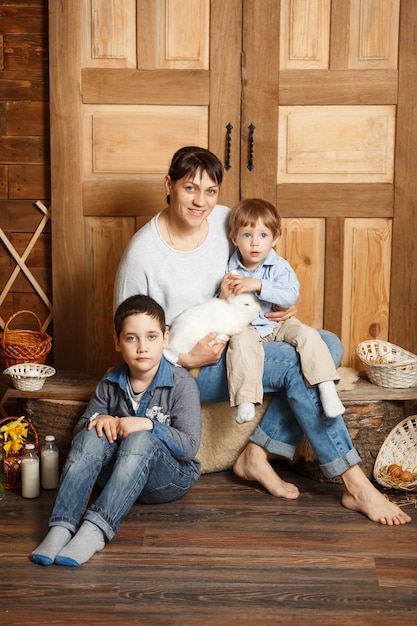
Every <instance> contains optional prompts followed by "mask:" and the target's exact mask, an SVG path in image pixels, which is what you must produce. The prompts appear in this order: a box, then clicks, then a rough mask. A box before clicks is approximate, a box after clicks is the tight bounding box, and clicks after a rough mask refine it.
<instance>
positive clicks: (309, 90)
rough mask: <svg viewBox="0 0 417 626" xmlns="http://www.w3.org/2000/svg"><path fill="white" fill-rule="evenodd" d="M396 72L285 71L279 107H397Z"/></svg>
mask: <svg viewBox="0 0 417 626" xmlns="http://www.w3.org/2000/svg"><path fill="white" fill-rule="evenodd" d="M397 77H398V73H397V70H380V69H379V70H341V71H338V70H334V71H328V70H314V71H311V70H284V71H282V72H281V73H280V80H279V82H280V105H281V106H282V105H297V106H303V105H307V104H309V105H314V104H339V105H348V104H355V105H357V104H396V102H397Z"/></svg>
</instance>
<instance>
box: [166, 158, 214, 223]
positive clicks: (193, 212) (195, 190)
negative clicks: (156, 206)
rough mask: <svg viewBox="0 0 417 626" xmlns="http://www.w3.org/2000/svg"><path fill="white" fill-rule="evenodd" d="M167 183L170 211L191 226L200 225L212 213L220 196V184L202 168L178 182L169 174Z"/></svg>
mask: <svg viewBox="0 0 417 626" xmlns="http://www.w3.org/2000/svg"><path fill="white" fill-rule="evenodd" d="M165 184H166V190H167V194H169V195H170V213H171V214H172V213H175V215H176V217H177V218H179V220H180V221H182V222H184V223H185V224H188V225H189V226H190V227H196V226H199V225H200V224H201V223H202V222H203V221H204V220H205V219H206V218H207V216H208V215H210V213H211V212H212V210H213V208H214V206H215V205H216V203H217V200H218V197H219V191H220V187H219V185H218V184H217V183H216V182H215V181H214V180H212V179H211V178H209V176H208V174H207V172H205V171H201V170H198V171H197V172H196V173H195V174H188V175H187V176H184V177H183V178H180V179H179V180H177V181H176V182H172V180H171V179H170V177H169V176H167V177H166V182H165Z"/></svg>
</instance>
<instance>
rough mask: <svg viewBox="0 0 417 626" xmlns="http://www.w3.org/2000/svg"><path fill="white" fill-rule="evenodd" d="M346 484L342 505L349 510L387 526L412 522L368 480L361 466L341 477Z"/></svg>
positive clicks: (349, 470)
mask: <svg viewBox="0 0 417 626" xmlns="http://www.w3.org/2000/svg"><path fill="white" fill-rule="evenodd" d="M341 479H342V480H343V483H344V487H345V489H344V493H343V496H342V504H343V506H344V507H346V508H347V509H351V510H352V511H359V512H360V513H363V514H364V515H366V516H367V517H368V518H369V519H370V520H371V522H378V523H379V524H384V525H385V526H400V525H401V524H407V523H408V522H411V517H410V516H409V515H407V513H405V512H404V511H403V510H402V509H400V507H399V506H397V505H396V504H394V503H393V502H390V501H389V500H387V498H386V497H385V496H384V495H383V494H382V493H381V492H380V491H378V489H376V487H374V486H373V485H372V483H371V482H370V481H369V480H368V479H367V478H366V476H365V474H364V473H363V472H362V470H361V468H360V467H359V465H354V466H353V467H351V468H350V469H348V470H347V471H346V472H344V474H342V475H341Z"/></svg>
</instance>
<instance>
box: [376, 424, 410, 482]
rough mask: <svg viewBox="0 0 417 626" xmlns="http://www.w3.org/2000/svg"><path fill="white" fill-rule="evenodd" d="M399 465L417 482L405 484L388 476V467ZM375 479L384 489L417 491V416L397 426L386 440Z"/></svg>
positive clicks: (377, 463) (377, 464) (379, 454)
mask: <svg viewBox="0 0 417 626" xmlns="http://www.w3.org/2000/svg"><path fill="white" fill-rule="evenodd" d="M394 463H395V464H397V465H399V466H400V467H401V468H402V469H403V470H408V471H409V472H412V473H413V474H414V475H415V476H416V480H414V481H412V482H408V483H403V482H401V480H399V479H394V478H393V477H392V476H389V475H388V472H387V470H388V467H389V466H390V465H392V464H394ZM373 474H374V478H375V480H376V481H377V482H378V483H379V484H380V485H382V486H383V487H388V488H391V489H401V490H403V491H417V415H411V416H410V417H407V418H406V419H404V420H402V421H401V422H399V424H397V425H396V426H395V427H394V428H393V429H392V431H391V432H390V433H389V435H388V437H387V438H386V439H385V441H384V443H383V444H382V446H381V449H380V450H379V452H378V456H377V457H376V461H375V465H374V472H373Z"/></svg>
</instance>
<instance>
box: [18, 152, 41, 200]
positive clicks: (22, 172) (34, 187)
mask: <svg viewBox="0 0 417 626" xmlns="http://www.w3.org/2000/svg"><path fill="white" fill-rule="evenodd" d="M43 160H44V161H45V160H46V157H45V153H43ZM50 197H51V171H50V168H49V166H48V165H10V166H9V198H11V199H20V198H34V199H37V200H43V199H46V198H50Z"/></svg>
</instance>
